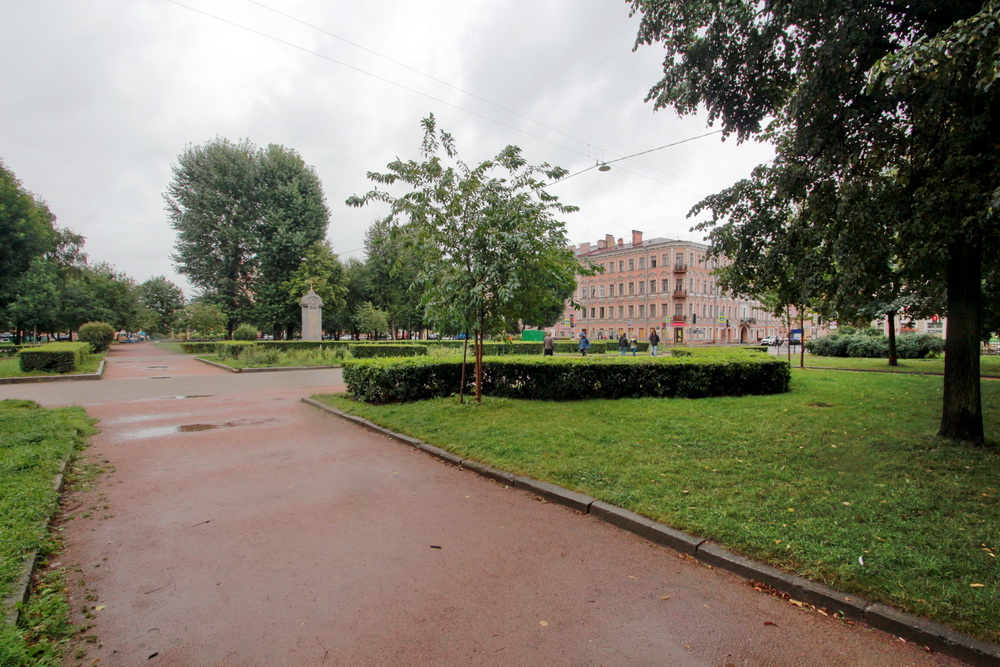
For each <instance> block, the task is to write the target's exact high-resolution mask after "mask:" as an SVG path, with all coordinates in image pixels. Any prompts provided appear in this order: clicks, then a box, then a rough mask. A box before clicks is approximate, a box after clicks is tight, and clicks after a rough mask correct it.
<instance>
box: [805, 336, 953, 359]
mask: <svg viewBox="0 0 1000 667" xmlns="http://www.w3.org/2000/svg"><path fill="white" fill-rule="evenodd" d="M806 349H807V350H809V352H810V353H812V354H815V355H818V356H821V357H867V358H878V357H882V358H886V357H888V356H889V339H888V338H886V337H885V336H883V335H881V334H879V335H876V336H869V335H866V334H862V333H857V334H830V335H829V336H823V337H822V338H813V339H811V340H807V341H806ZM942 352H944V339H943V338H941V337H939V336H934V335H932V334H917V333H903V334H899V335H898V336H896V355H897V356H898V357H899V358H900V359H924V358H926V357H932V358H933V357H936V356H937V355H938V354H940V353H942Z"/></svg>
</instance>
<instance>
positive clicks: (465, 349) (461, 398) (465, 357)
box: [458, 333, 469, 403]
mask: <svg viewBox="0 0 1000 667" xmlns="http://www.w3.org/2000/svg"><path fill="white" fill-rule="evenodd" d="M468 363H469V334H468V333H466V334H465V344H464V345H462V384H461V386H460V387H459V388H458V402H459V403H465V366H466V364H468Z"/></svg>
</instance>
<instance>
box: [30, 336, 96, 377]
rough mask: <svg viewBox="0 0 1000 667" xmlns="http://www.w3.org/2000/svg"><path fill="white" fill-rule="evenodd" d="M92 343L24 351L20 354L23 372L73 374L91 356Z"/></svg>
mask: <svg viewBox="0 0 1000 667" xmlns="http://www.w3.org/2000/svg"><path fill="white" fill-rule="evenodd" d="M90 345H91V344H90V343H88V342H83V341H81V342H78V343H49V344H47V345H42V346H40V347H33V348H28V349H23V350H21V351H20V352H19V353H18V357H19V358H20V366H21V370H22V371H24V372H25V373H31V372H32V371H45V372H48V373H72V372H73V371H74V370H76V367H77V366H78V365H79V364H81V363H83V362H84V361H86V360H87V357H88V356H89V355H90Z"/></svg>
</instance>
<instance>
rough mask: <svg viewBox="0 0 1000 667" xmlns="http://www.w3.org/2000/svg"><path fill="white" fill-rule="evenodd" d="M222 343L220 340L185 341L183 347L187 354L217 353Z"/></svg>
mask: <svg viewBox="0 0 1000 667" xmlns="http://www.w3.org/2000/svg"><path fill="white" fill-rule="evenodd" d="M220 344H221V343H219V342H218V341H185V342H183V343H181V349H182V350H184V352H185V354H215V353H216V352H217V351H218V349H219V345H220Z"/></svg>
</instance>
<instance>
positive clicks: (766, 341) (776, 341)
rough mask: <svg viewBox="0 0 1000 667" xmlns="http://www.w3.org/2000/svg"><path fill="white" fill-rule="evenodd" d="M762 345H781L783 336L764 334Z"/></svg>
mask: <svg viewBox="0 0 1000 667" xmlns="http://www.w3.org/2000/svg"><path fill="white" fill-rule="evenodd" d="M760 344H761V345H781V338H780V337H779V336H764V337H763V338H761V339H760Z"/></svg>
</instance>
